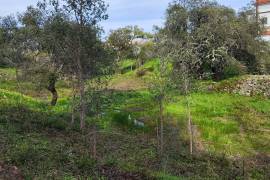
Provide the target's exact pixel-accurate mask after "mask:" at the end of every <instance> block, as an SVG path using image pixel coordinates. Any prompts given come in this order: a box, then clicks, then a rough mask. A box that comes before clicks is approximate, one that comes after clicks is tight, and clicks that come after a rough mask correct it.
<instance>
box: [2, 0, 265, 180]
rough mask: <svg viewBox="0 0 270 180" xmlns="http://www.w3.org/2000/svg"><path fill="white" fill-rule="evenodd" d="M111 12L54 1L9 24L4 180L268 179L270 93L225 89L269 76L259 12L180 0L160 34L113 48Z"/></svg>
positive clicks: (125, 34)
mask: <svg viewBox="0 0 270 180" xmlns="http://www.w3.org/2000/svg"><path fill="white" fill-rule="evenodd" d="M64 4H65V5H66V6H64ZM106 8H107V5H106V4H105V3H104V1H102V0H97V1H92V0H74V1H73V0H69V1H67V0H63V1H44V2H41V3H38V5H37V6H36V7H28V8H27V10H26V11H25V12H24V13H22V14H20V15H19V17H18V18H15V17H11V16H8V17H5V18H1V21H0V22H1V23H0V154H1V155H0V179H269V178H270V177H269V174H270V171H269V170H270V167H269V164H270V144H269V142H270V121H269V119H270V100H269V97H266V96H263V94H262V95H256V96H255V94H254V96H250V97H247V96H243V95H239V94H235V93H234V94H233V93H231V94H230V93H229V92H231V91H225V90H224V89H226V88H227V89H233V87H235V86H237V83H239V79H241V80H242V79H244V78H246V77H247V76H242V75H245V74H249V76H252V73H255V74H257V73H260V74H265V75H264V76H263V77H265V78H269V76H267V75H266V72H267V71H266V69H267V68H266V67H267V58H266V54H267V53H269V52H268V51H267V49H268V44H267V43H265V42H263V41H262V40H260V38H259V37H258V34H257V30H260V28H261V27H260V26H259V24H258V23H257V22H256V21H253V20H252V18H251V19H250V20H248V19H247V17H246V16H247V14H248V13H249V11H250V9H248V10H245V11H243V12H241V13H239V14H236V13H235V12H234V11H233V10H232V9H230V8H227V7H224V6H220V5H218V4H217V3H213V2H210V1H197V0H196V1H173V2H172V3H171V4H170V5H169V7H168V10H167V13H166V22H165V26H164V28H157V29H156V30H157V31H156V34H154V35H151V34H148V33H145V32H143V31H142V30H141V29H139V28H138V27H137V26H134V27H126V28H121V29H118V30H115V31H112V32H111V34H110V37H109V38H108V40H107V41H106V42H103V41H102V40H101V37H100V33H101V29H100V27H99V26H98V24H97V23H98V22H99V21H100V20H102V19H106V18H107V14H106ZM18 21H19V23H18ZM18 24H20V25H18ZM221 26H226V27H227V28H226V29H223V28H220V27H221ZM253 27H256V28H257V27H258V29H256V33H255V30H254V29H252V28H253ZM240 32H241V35H243V37H239V36H236V34H239V33H240ZM131 35H133V36H131ZM139 36H145V37H148V39H151V41H149V42H148V43H146V44H141V45H138V44H135V45H134V44H131V42H132V41H133V40H134V38H136V37H139ZM71 42H72V43H71ZM236 44H239V45H241V46H236ZM255 46H257V47H261V49H262V50H263V51H262V52H259V51H257V50H258V48H252V47H255ZM134 48H135V50H136V48H137V50H138V48H139V50H140V51H138V52H137V53H135V54H134ZM129 53H131V54H129ZM114 55H116V56H114ZM127 58H129V59H127ZM250 62H253V63H250ZM231 77H232V78H231ZM229 78H230V79H229ZM220 79H224V80H223V81H216V80H220ZM51 96H52V98H51Z"/></svg>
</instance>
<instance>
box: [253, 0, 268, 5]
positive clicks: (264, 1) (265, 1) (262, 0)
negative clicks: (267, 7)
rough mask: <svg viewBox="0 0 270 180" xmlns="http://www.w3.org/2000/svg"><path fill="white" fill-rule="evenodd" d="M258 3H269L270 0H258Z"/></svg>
mask: <svg viewBox="0 0 270 180" xmlns="http://www.w3.org/2000/svg"><path fill="white" fill-rule="evenodd" d="M256 3H257V5H262V4H268V3H270V0H256Z"/></svg>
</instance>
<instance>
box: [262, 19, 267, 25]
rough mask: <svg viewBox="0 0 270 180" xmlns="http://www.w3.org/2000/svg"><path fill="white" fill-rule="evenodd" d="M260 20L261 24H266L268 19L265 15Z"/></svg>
mask: <svg viewBox="0 0 270 180" xmlns="http://www.w3.org/2000/svg"><path fill="white" fill-rule="evenodd" d="M261 21H262V24H263V25H266V24H268V19H267V17H263V18H262V19H261Z"/></svg>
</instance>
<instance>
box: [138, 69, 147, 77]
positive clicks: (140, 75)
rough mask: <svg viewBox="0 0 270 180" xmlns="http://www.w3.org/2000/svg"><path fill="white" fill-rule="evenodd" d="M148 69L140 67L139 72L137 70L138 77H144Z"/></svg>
mask: <svg viewBox="0 0 270 180" xmlns="http://www.w3.org/2000/svg"><path fill="white" fill-rule="evenodd" d="M146 72H147V70H146V69H139V70H138V71H137V72H136V75H137V76H138V77H142V76H144V75H145V74H146Z"/></svg>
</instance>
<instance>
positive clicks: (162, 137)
mask: <svg viewBox="0 0 270 180" xmlns="http://www.w3.org/2000/svg"><path fill="white" fill-rule="evenodd" d="M159 113H160V115H159V116H160V154H161V156H162V155H163V145H164V144H163V143H164V134H163V131H164V119H163V97H161V98H160V102H159Z"/></svg>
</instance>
